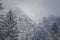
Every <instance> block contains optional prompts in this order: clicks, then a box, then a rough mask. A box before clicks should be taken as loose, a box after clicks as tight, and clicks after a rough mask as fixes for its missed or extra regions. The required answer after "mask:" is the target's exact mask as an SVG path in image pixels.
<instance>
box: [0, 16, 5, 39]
mask: <svg viewBox="0 0 60 40" xmlns="http://www.w3.org/2000/svg"><path fill="white" fill-rule="evenodd" d="M3 19H4V15H0V40H5V37H4V35H5V27H4V25H3V24H2V23H1V22H2V21H3Z"/></svg>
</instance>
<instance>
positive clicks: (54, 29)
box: [51, 23, 58, 40]
mask: <svg viewBox="0 0 60 40" xmlns="http://www.w3.org/2000/svg"><path fill="white" fill-rule="evenodd" d="M57 33H58V28H57V25H56V23H53V26H52V31H51V35H52V39H53V40H57Z"/></svg>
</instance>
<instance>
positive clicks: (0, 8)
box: [0, 0, 3, 11]
mask: <svg viewBox="0 0 60 40" xmlns="http://www.w3.org/2000/svg"><path fill="white" fill-rule="evenodd" d="M1 1H2V0H0V11H1V10H2V9H3V7H2V2H1Z"/></svg>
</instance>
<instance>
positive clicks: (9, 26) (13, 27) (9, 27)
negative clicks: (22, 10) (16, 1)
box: [0, 10, 19, 40]
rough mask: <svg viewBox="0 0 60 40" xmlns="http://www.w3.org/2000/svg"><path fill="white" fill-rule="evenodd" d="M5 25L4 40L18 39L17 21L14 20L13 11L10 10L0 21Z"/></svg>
mask: <svg viewBox="0 0 60 40" xmlns="http://www.w3.org/2000/svg"><path fill="white" fill-rule="evenodd" d="M0 23H2V24H3V26H4V27H5V30H6V31H5V38H6V40H18V32H19V31H18V30H17V29H18V27H17V22H16V20H15V16H14V14H13V12H12V11H11V10H10V11H9V12H8V13H7V14H6V17H5V19H4V21H2V22H0Z"/></svg>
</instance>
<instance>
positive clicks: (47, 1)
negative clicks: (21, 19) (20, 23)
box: [4, 0, 60, 22]
mask: <svg viewBox="0 0 60 40" xmlns="http://www.w3.org/2000/svg"><path fill="white" fill-rule="evenodd" d="M59 4H60V2H59V0H57V1H56V0H4V7H6V8H5V9H6V10H7V9H8V8H13V9H15V8H16V7H17V8H19V9H22V11H23V12H24V13H25V14H26V15H27V16H29V18H31V19H32V20H33V21H35V22H39V21H41V19H42V18H43V17H44V16H48V15H55V16H59V15H60V11H59V10H60V5H59ZM6 10H5V11H6ZM59 17H60V16H59Z"/></svg>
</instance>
